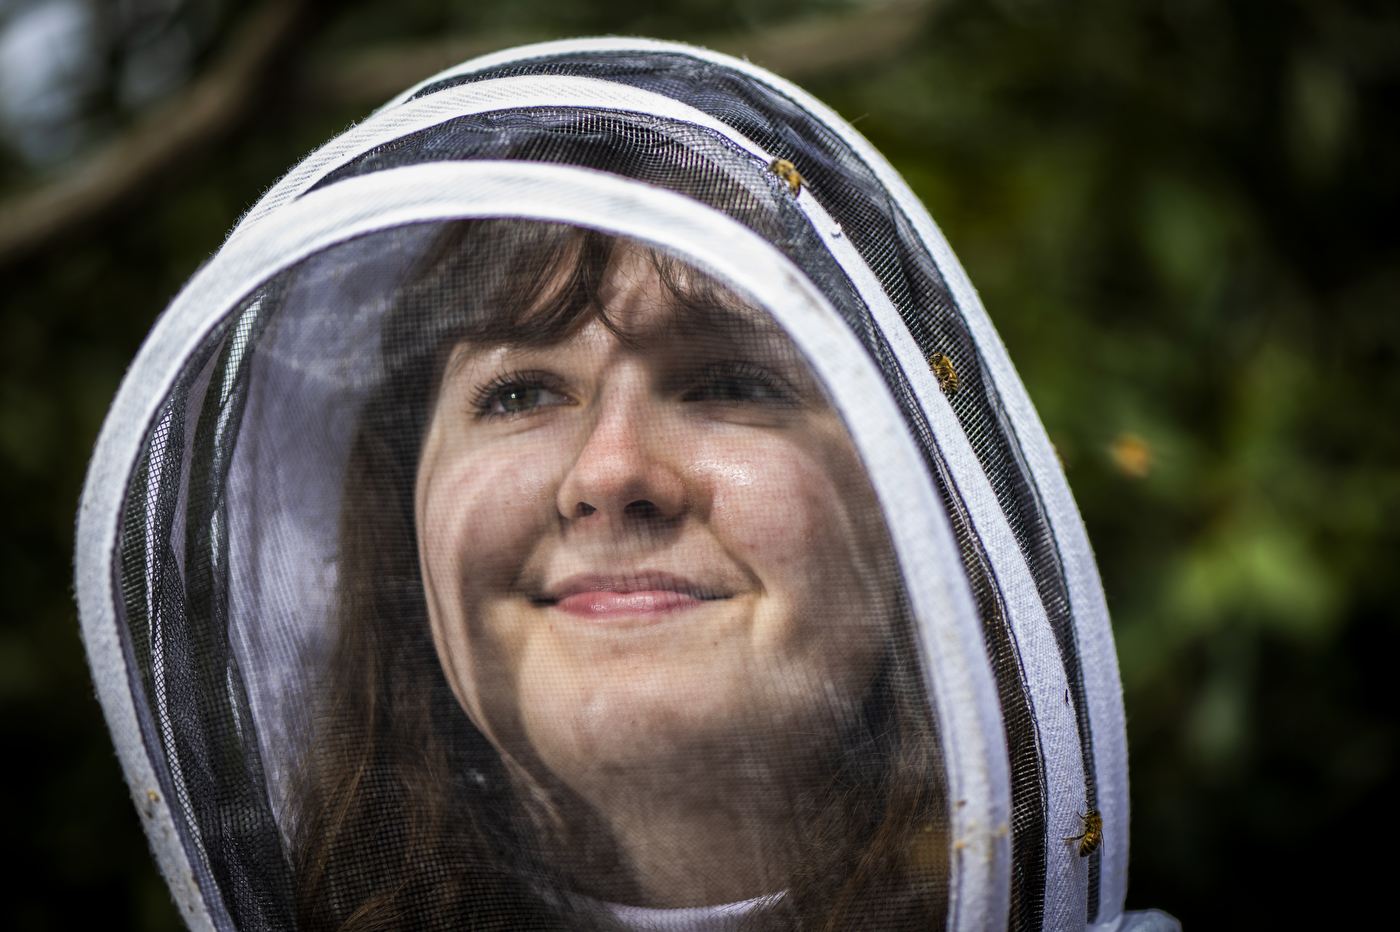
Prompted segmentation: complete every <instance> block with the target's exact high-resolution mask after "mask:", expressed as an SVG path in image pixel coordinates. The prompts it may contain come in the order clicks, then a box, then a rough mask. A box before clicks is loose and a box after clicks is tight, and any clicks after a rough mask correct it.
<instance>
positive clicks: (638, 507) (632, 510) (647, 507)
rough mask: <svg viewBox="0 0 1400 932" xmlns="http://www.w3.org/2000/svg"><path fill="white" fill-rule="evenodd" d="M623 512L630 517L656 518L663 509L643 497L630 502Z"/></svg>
mask: <svg viewBox="0 0 1400 932" xmlns="http://www.w3.org/2000/svg"><path fill="white" fill-rule="evenodd" d="M622 513H623V514H624V515H626V516H627V517H629V518H655V517H657V516H659V515H660V514H661V509H660V508H658V507H656V504H655V503H654V502H649V501H647V500H646V499H644V498H643V499H638V500H637V501H635V502H632V503H631V504H629V505H628V506H627V507H626V508H624V509H622Z"/></svg>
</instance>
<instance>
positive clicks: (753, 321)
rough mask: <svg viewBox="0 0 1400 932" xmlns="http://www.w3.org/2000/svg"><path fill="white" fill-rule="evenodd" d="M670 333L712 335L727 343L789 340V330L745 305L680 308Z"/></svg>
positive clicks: (708, 305)
mask: <svg viewBox="0 0 1400 932" xmlns="http://www.w3.org/2000/svg"><path fill="white" fill-rule="evenodd" d="M666 329H667V330H668V331H670V333H672V334H674V335H676V336H681V337H686V338H691V339H705V338H710V339H714V340H717V341H721V342H725V343H733V342H736V341H737V342H740V343H747V342H749V341H751V340H762V341H765V342H767V341H776V342H777V343H780V344H787V343H790V342H791V341H790V338H789V337H788V335H787V331H786V330H784V329H783V328H782V327H781V326H780V325H779V324H778V322H777V321H775V320H774V319H773V318H772V317H771V316H770V315H768V314H766V313H764V312H763V311H759V310H756V309H754V308H751V307H747V306H744V305H730V304H704V305H698V306H682V307H680V308H677V310H676V313H675V315H674V316H673V317H672V318H671V322H670V324H669V325H668V326H667V328H666Z"/></svg>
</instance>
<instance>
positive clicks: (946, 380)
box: [928, 353, 962, 395]
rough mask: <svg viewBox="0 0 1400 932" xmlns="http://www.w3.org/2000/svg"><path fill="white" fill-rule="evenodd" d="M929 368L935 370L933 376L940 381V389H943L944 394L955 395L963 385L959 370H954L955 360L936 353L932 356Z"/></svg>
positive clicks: (929, 360)
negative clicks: (959, 378) (959, 377)
mask: <svg viewBox="0 0 1400 932" xmlns="http://www.w3.org/2000/svg"><path fill="white" fill-rule="evenodd" d="M928 367H929V368H930V369H932V370H933V375H934V377H935V378H936V379H938V387H939V388H941V389H943V394H945V395H951V394H953V393H954V392H956V391H957V390H958V386H960V385H961V384H962V383H961V382H960V381H959V380H958V370H956V369H954V368H953V360H951V359H949V358H948V357H947V356H945V355H943V354H942V353H934V354H933V355H932V356H930V357H929V358H928Z"/></svg>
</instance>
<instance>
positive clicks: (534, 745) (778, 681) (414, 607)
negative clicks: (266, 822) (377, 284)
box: [298, 221, 947, 929]
mask: <svg viewBox="0 0 1400 932" xmlns="http://www.w3.org/2000/svg"><path fill="white" fill-rule="evenodd" d="M482 268H491V269H500V270H503V274H497V275H491V276H483V275H481V274H480V270H481V269H482ZM396 303H397V306H396V307H395V308H394V310H392V311H391V312H390V313H389V315H388V319H387V321H386V324H385V337H384V339H385V343H386V345H387V346H389V347H392V349H390V350H389V352H388V357H389V359H391V360H392V362H391V364H390V365H391V367H392V368H391V369H390V370H389V372H388V373H387V374H386V378H385V380H384V383H383V388H382V390H381V392H380V393H379V395H378V397H376V398H374V399H372V400H371V401H370V402H369V403H368V404H366V406H365V409H364V414H363V415H362V416H361V423H360V426H359V429H358V435H357V438H356V442H355V448H354V451H353V452H352V454H351V458H350V466H349V470H348V480H347V482H348V488H347V491H346V495H345V498H344V501H345V506H344V507H345V519H344V520H345V524H344V530H343V540H344V545H343V550H342V553H344V554H345V555H346V556H345V558H343V560H344V563H343V566H344V568H345V573H344V576H343V579H344V580H345V582H344V583H343V585H344V587H345V588H344V590H343V593H344V596H343V597H344V602H343V605H344V608H343V611H342V616H341V618H342V621H341V624H342V630H341V642H340V646H339V652H338V654H337V658H336V660H335V662H334V663H333V664H332V671H333V672H332V674H331V677H332V682H331V684H330V686H329V688H328V689H327V690H326V691H325V695H326V696H327V697H329V698H330V699H331V705H330V707H329V709H328V712H327V715H326V718H325V719H324V720H322V721H321V722H319V723H318V727H317V730H318V732H319V734H320V735H321V736H322V737H321V739H320V741H321V743H322V744H324V745H328V746H329V747H330V748H331V750H330V752H329V753H325V754H321V755H318V756H317V758H316V766H315V768H314V773H315V777H314V782H311V783H309V784H308V785H307V786H306V789H305V791H304V795H305V799H304V801H303V802H302V803H301V808H302V809H303V812H302V814H301V817H300V819H299V822H298V825H299V836H300V849H299V870H298V873H299V877H300V880H301V889H300V891H299V893H300V903H299V907H300V914H301V917H302V923H301V925H302V927H305V928H317V927H324V928H328V929H338V928H359V927H370V926H374V927H379V926H381V925H383V924H384V923H385V922H386V920H387V918H388V917H399V918H400V921H404V920H406V919H407V917H408V916H409V915H413V919H412V920H408V924H409V925H412V926H414V927H421V926H424V925H432V926H437V925H438V924H441V925H442V927H444V928H448V927H458V926H461V925H463V924H466V925H468V926H474V927H478V928H480V927H496V926H497V925H499V927H501V928H518V927H520V926H521V924H522V923H523V922H525V921H526V917H532V918H534V920H535V921H536V922H538V923H541V924H544V925H545V926H547V927H555V928H564V927H569V926H576V925H577V924H578V923H579V922H580V919H579V917H578V916H577V915H574V914H576V913H579V912H587V911H588V906H589V904H590V903H594V904H600V903H605V902H606V903H613V904H623V905H624V906H632V907H643V908H646V907H653V908H655V907H661V908H663V911H662V912H659V913H652V912H641V913H639V912H638V911H636V910H632V911H630V912H629V911H628V910H627V909H625V908H623V909H619V910H616V912H618V913H619V914H620V915H623V916H631V917H633V918H634V919H638V918H640V919H645V920H649V921H657V919H658V917H661V918H673V917H675V916H676V915H677V914H675V913H673V912H671V910H674V909H676V908H684V907H705V906H712V905H715V904H732V903H735V902H740V901H758V900H760V898H763V897H768V900H767V901H764V902H755V903H754V904H753V906H754V907H755V908H753V909H747V908H746V909H743V910H732V909H731V910H729V911H728V914H729V915H731V916H733V917H734V918H738V917H739V916H741V915H744V916H745V918H746V919H747V922H746V925H748V926H749V927H751V928H763V927H774V928H809V927H816V926H824V925H826V924H827V923H828V922H836V923H837V925H838V926H839V927H841V928H879V929H896V928H905V927H908V928H920V929H924V928H929V927H931V926H932V925H935V924H939V923H941V921H942V918H943V915H944V914H945V913H946V903H945V897H944V890H943V887H944V884H945V882H946V878H945V876H943V871H942V870H940V868H941V867H942V865H941V863H939V862H940V861H941V859H942V853H943V851H944V850H945V849H946V845H947V840H946V832H945V822H946V819H945V816H944V812H945V809H946V801H945V800H944V798H943V794H942V793H941V787H940V781H941V774H940V770H939V768H938V766H937V759H936V755H937V745H936V742H935V741H934V740H933V736H932V732H931V723H930V722H929V720H928V715H927V711H926V709H925V707H924V700H923V698H922V697H923V696H925V695H926V690H925V689H924V688H923V687H922V685H921V681H920V676H919V671H918V670H917V668H916V667H914V666H913V665H911V663H910V658H912V657H913V656H914V653H913V651H912V650H910V649H908V647H907V642H908V632H907V630H903V624H902V618H901V612H900V606H901V599H900V596H899V583H898V578H897V575H896V570H895V568H894V567H893V565H892V560H891V556H890V554H889V545H888V540H887V536H886V533H885V531H884V527H883V524H882V522H881V521H880V519H879V509H878V505H877V504H876V502H875V500H874V496H873V493H872V491H871V489H870V488H869V483H868V481H867V480H866V479H865V476H864V473H863V470H862V469H861V466H860V461H859V457H858V455H857V454H856V452H855V450H854V448H853V446H852V444H851V442H850V439H849V437H848V436H847V434H846V432H845V429H844V427H843V426H842V424H841V422H840V419H839V417H838V416H837V415H836V414H835V412H834V411H833V410H832V409H831V407H830V406H829V405H828V404H827V402H826V400H825V397H824V393H823V391H822V389H821V386H820V384H819V383H818V382H817V380H816V379H815V377H814V376H813V374H812V373H811V371H810V369H809V368H808V367H807V366H806V365H805V363H804V362H803V361H802V359H801V356H800V354H799V353H797V352H796V350H795V348H794V347H793V346H792V344H791V341H789V340H788V339H787V338H786V337H785V336H784V335H783V334H782V331H781V330H780V329H778V328H777V327H776V325H775V324H774V323H773V322H772V321H771V320H770V319H768V318H767V317H766V315H765V314H763V313H762V312H761V311H758V310H756V309H753V308H746V307H745V306H744V305H743V303H742V302H741V301H740V300H739V299H738V298H737V296H735V295H733V294H731V293H728V292H726V291H725V290H724V289H723V288H722V287H720V286H718V285H717V284H716V283H714V282H712V281H710V280H708V279H706V278H705V277H704V276H702V275H700V274H698V273H697V272H695V270H693V269H691V268H688V267H686V266H683V265H681V264H680V263H678V262H676V261H674V260H671V259H669V258H667V257H665V256H663V255H661V254H658V253H656V252H655V251H653V250H648V249H646V248H644V247H640V246H638V245H636V244H633V243H629V242H626V241H617V240H614V239H611V238H608V237H604V236H602V235H600V234H597V233H592V232H587V231H581V230H579V229H577V228H572V227H563V226H555V225H544V224H529V223H522V222H519V221H476V222H470V223H467V224H464V225H460V226H456V227H452V228H450V229H449V230H447V231H446V232H445V233H444V234H443V235H442V237H441V240H440V242H439V243H437V244H435V246H434V248H433V250H432V252H431V253H430V255H429V257H428V259H427V261H426V263H425V270H424V271H423V273H422V274H421V277H420V278H419V280H417V281H415V282H412V283H411V284H410V285H409V286H408V287H406V288H405V290H404V291H403V293H402V294H401V295H400V296H399V298H398V300H397V302H396ZM444 309H447V310H446V312H445V311H444ZM425 334H431V336H430V337H428V338H425ZM419 575H421V578H422V579H423V597H422V598H421V599H417V600H406V599H404V597H403V590H402V587H401V586H400V585H398V581H399V580H402V579H404V578H405V577H412V576H419ZM407 617H413V618H414V619H416V620H417V623H416V624H414V625H409V624H406V618H407ZM897 628H899V629H901V630H899V631H898V632H897V631H896V629H897ZM430 632H431V633H430ZM896 642H899V643H900V644H901V645H906V646H904V649H902V650H897V649H895V645H896ZM439 665H440V670H439ZM461 710H465V715H463V714H461ZM362 723H363V724H362ZM365 725H367V726H368V728H367V729H366V728H365ZM366 732H367V733H366ZM405 735H409V736H413V737H412V740H411V741H408V742H405V741H403V740H402V738H403V736H405ZM453 749H455V752H456V753H455V754H454V751H453ZM465 774H471V775H472V781H470V782H467V783H466V786H465V787H464V788H465V789H466V790H467V792H460V790H459V791H457V792H454V789H453V787H454V783H457V784H458V785H459V786H460V784H461V781H462V777H463V775H465ZM478 780H480V781H484V783H481V782H476V781H478ZM474 784H475V785H474ZM483 785H485V786H489V787H491V788H492V790H493V792H479V791H478V789H479V787H481V786H483ZM367 787H369V788H368V789H367ZM423 787H434V788H438V789H437V790H436V791H430V792H424V791H423V790H422V788H423ZM386 812H397V813H398V816H397V817H396V818H395V819H394V820H393V821H392V822H390V823H388V824H385V820H384V814H385V813H386ZM376 824H377V825H378V826H379V827H378V828H377V829H373V830H371V829H369V828H368V827H369V826H371V825H376ZM371 831H372V832H373V835H374V838H375V840H376V842H375V844H374V846H373V847H372V848H370V849H368V850H367V849H366V846H365V844H364V839H365V835H366V834H367V833H369V832H371ZM493 845H494V846H493ZM502 849H505V850H512V851H516V852H517V853H516V854H513V855H511V856H509V857H504V858H503V857H501V856H500V855H499V854H498V853H497V852H498V851H500V850H502ZM523 850H528V851H530V852H531V855H532V858H531V859H530V860H523V858H524V855H523V853H521V852H522V851H523ZM390 852H392V853H390ZM367 862H368V863H367ZM531 862H533V863H531ZM444 864H452V865H454V866H455V867H456V870H455V871H454V872H452V873H444V871H443V870H442V866H443V865H444ZM483 877H485V878H490V880H491V882H493V883H495V884H497V885H499V886H498V887H491V886H490V885H489V884H487V882H486V881H485V880H483ZM369 878H373V879H369ZM483 884H487V885H486V887H485V888H483ZM574 894H577V895H574ZM775 894H779V895H777V896H774V895H775ZM483 899H485V900H486V901H488V902H492V903H494V904H496V907H495V908H494V909H493V910H492V911H491V913H490V917H483V915H482V914H483V912H484V911H483V910H482V909H481V907H480V903H481V902H482V900H483ZM415 903H417V904H423V903H431V904H432V910H431V913H430V915H427V916H423V915H415V914H414V912H413V910H414V906H413V904H415ZM758 907H761V908H758ZM594 912H598V910H597V909H595V910H594ZM748 913H752V915H745V914H748ZM545 917H551V918H545ZM566 917H567V918H566Z"/></svg>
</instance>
